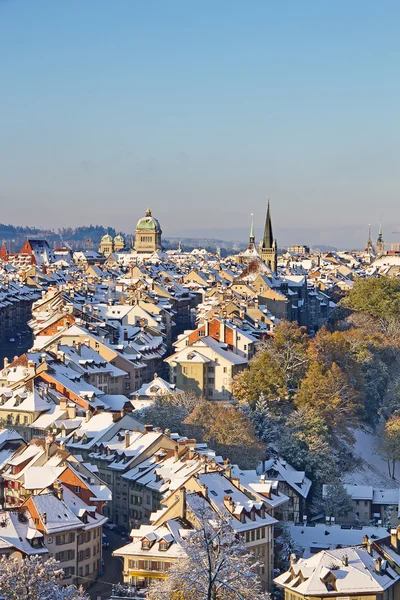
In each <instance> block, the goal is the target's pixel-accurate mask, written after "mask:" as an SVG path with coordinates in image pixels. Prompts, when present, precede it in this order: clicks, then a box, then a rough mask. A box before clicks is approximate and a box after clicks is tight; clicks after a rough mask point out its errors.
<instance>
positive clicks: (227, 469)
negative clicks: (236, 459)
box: [224, 458, 232, 479]
mask: <svg viewBox="0 0 400 600" xmlns="http://www.w3.org/2000/svg"><path fill="white" fill-rule="evenodd" d="M224 469H225V475H226V477H227V478H228V479H230V478H231V476H232V467H231V464H230V462H229V458H226V459H225V460H224Z"/></svg>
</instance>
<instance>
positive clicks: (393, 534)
mask: <svg viewBox="0 0 400 600" xmlns="http://www.w3.org/2000/svg"><path fill="white" fill-rule="evenodd" d="M390 545H391V546H392V548H393V550H395V551H396V552H398V550H399V538H398V537H397V529H391V530H390Z"/></svg>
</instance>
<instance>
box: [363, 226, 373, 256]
mask: <svg viewBox="0 0 400 600" xmlns="http://www.w3.org/2000/svg"><path fill="white" fill-rule="evenodd" d="M365 252H367V253H368V254H373V253H374V246H373V244H372V238H371V225H368V241H367V245H366V246H365Z"/></svg>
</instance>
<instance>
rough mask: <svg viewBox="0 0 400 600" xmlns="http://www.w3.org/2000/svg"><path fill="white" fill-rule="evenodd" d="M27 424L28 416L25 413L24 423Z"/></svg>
mask: <svg viewBox="0 0 400 600" xmlns="http://www.w3.org/2000/svg"><path fill="white" fill-rule="evenodd" d="M27 424H28V416H27V415H25V416H24V425H27Z"/></svg>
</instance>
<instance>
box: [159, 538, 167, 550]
mask: <svg viewBox="0 0 400 600" xmlns="http://www.w3.org/2000/svg"><path fill="white" fill-rule="evenodd" d="M168 548H169V543H168V542H166V541H165V540H162V541H161V542H160V543H159V545H158V549H159V550H160V552H165V551H166V550H168Z"/></svg>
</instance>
